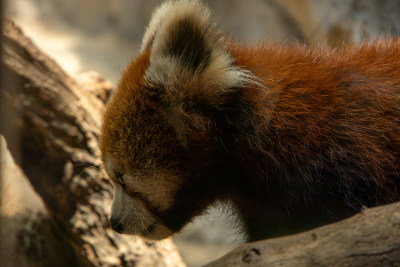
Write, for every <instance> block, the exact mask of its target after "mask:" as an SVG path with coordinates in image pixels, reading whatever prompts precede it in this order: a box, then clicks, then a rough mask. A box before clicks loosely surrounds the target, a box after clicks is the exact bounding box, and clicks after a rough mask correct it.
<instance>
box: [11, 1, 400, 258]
mask: <svg viewBox="0 0 400 267" xmlns="http://www.w3.org/2000/svg"><path fill="white" fill-rule="evenodd" d="M161 2H162V1H160V0H112V1H111V0H68V1H65V0H8V1H5V15H6V16H8V17H10V18H12V19H13V20H14V21H15V22H16V23H17V24H18V25H19V26H20V27H21V28H22V29H23V31H24V32H25V34H26V35H28V36H29V37H30V38H32V40H33V41H34V42H35V43H36V44H37V45H38V46H39V48H41V49H42V50H43V51H44V52H45V53H47V54H48V55H50V56H51V57H52V58H53V59H55V60H56V61H57V62H58V63H59V64H60V65H61V66H62V68H64V69H65V70H66V72H67V73H68V74H70V75H71V76H72V77H79V75H81V74H82V73H84V72H87V71H96V72H98V73H100V74H101V75H102V76H104V77H105V78H106V79H108V80H110V81H111V84H112V85H113V86H114V87H115V85H116V84H117V82H118V79H119V75H120V73H121V71H122V70H123V69H124V67H125V66H126V65H127V63H128V62H129V61H130V60H131V59H133V58H134V57H135V55H137V54H138V52H139V46H140V43H141V38H142V36H143V33H144V31H145V28H146V25H147V23H148V22H149V20H150V17H151V14H152V12H153V10H154V8H155V7H156V6H158V5H159V4H160V3H161ZM204 2H206V3H207V4H208V5H209V7H210V8H211V10H212V14H213V17H214V18H215V19H216V21H217V22H218V24H219V25H220V26H221V27H222V28H223V29H224V31H225V32H226V33H228V34H229V35H232V36H233V37H234V38H236V39H237V40H238V41H240V42H243V43H246V44H249V45H251V44H255V43H257V42H259V41H261V40H266V41H271V42H283V43H291V42H294V41H296V42H300V43H303V44H305V45H316V44H320V43H326V44H327V45H328V46H331V47H333V48H338V47H341V46H343V45H347V44H350V43H359V42H361V41H365V40H372V39H375V38H379V37H389V36H393V35H399V33H400V19H399V17H400V16H399V14H400V1H397V0H330V1H326V0H247V1H245V0H214V1H212V0H208V1H204ZM226 210H227V209H226V207H223V206H221V205H217V206H216V207H214V208H212V209H210V210H209V211H208V213H207V214H206V215H205V216H203V217H201V218H199V219H198V220H197V221H196V222H195V223H194V224H192V225H190V226H189V227H187V229H185V230H184V231H183V233H182V234H180V235H177V236H176V237H174V241H175V242H176V244H177V245H178V247H179V249H180V252H181V255H182V257H183V258H184V260H185V261H186V263H187V264H188V266H198V265H200V264H204V263H206V262H209V261H211V260H213V259H216V258H218V257H220V256H221V255H223V254H224V253H226V252H227V251H229V250H231V249H232V248H233V247H235V246H237V245H238V244H240V243H242V242H243V237H242V235H241V234H240V233H239V232H238V230H237V229H236V228H235V224H236V222H235V218H234V217H233V216H230V215H229V212H227V211H226Z"/></svg>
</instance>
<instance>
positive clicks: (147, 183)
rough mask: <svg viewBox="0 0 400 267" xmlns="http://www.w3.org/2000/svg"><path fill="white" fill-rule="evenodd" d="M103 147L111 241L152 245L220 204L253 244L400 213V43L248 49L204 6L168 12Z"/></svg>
mask: <svg viewBox="0 0 400 267" xmlns="http://www.w3.org/2000/svg"><path fill="white" fill-rule="evenodd" d="M160 21H161V22H162V23H161V22H160ZM100 144H101V149H102V154H103V160H104V162H105V165H106V169H107V172H108V173H109V175H110V178H111V180H112V181H113V182H114V184H115V190H116V197H115V201H114V204H113V212H112V218H111V224H112V226H113V228H114V229H115V230H116V231H118V232H122V233H128V234H132V233H133V234H139V235H143V236H147V237H148V238H151V239H162V238H165V237H167V236H170V235H171V234H173V233H175V232H178V231H180V230H181V229H182V227H183V226H184V225H186V224H187V223H188V222H190V221H191V220H192V219H193V218H194V217H195V216H197V215H199V214H201V213H202V212H203V211H204V210H205V209H206V208H207V207H208V206H209V205H211V204H212V203H214V202H216V201H223V202H228V203H230V204H232V206H233V207H234V208H235V210H236V212H237V214H238V215H239V217H240V218H241V219H242V221H243V227H244V229H245V231H246V233H247V235H248V239H249V240H258V239H262V238H266V237H271V236H277V235H281V234H287V233H293V232H298V231H300V230H304V229H307V228H310V227H313V226H317V225H321V224H324V223H328V222H333V221H337V220H339V219H342V218H345V217H347V216H350V215H351V214H354V213H356V212H358V211H360V209H361V208H362V207H363V206H368V207H370V206H376V205H381V204H385V203H390V202H394V201H398V200H400V40H399V39H393V40H380V41H376V42H373V43H368V44H361V45H360V46H352V47H348V48H344V49H340V50H331V49H329V48H327V47H314V48H307V47H304V46H301V45H292V46H284V45H282V44H268V43H266V44H259V45H257V46H255V47H243V46H241V45H239V44H236V43H235V42H233V41H231V40H227V39H226V38H224V37H223V35H221V34H220V33H219V31H218V30H216V28H215V25H214V24H213V23H211V22H210V21H209V14H208V10H207V9H206V8H205V7H204V6H202V5H201V4H200V3H199V2H198V1H186V0H182V1H177V2H167V3H166V4H164V5H163V6H162V7H161V8H160V9H159V11H157V12H156V13H155V15H154V17H153V20H152V22H151V23H150V26H149V28H148V30H147V33H146V35H145V38H144V41H143V49H142V53H141V55H140V56H139V57H138V58H137V59H136V60H134V61H133V62H132V63H131V64H130V66H129V67H128V68H127V70H126V71H125V72H124V74H123V76H122V78H121V81H120V84H119V86H118V89H117V91H116V92H115V94H114V96H113V97H112V99H111V101H110V103H109V104H108V107H107V111H106V113H105V116H104V121H103V128H102V135H101V138H100ZM127 214H129V215H128V216H127Z"/></svg>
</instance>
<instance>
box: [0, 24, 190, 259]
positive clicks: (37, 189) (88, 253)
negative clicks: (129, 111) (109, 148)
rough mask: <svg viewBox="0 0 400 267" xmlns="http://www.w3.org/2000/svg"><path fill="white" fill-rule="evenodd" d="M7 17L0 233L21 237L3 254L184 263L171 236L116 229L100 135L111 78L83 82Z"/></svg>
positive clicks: (90, 78)
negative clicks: (152, 237) (150, 237)
mask: <svg viewBox="0 0 400 267" xmlns="http://www.w3.org/2000/svg"><path fill="white" fill-rule="evenodd" d="M3 25H4V29H3V34H4V36H3V39H2V42H3V44H2V45H3V50H2V66H1V71H2V77H3V78H2V80H1V91H0V94H1V100H2V101H1V110H2V114H1V115H2V117H1V123H0V127H1V128H0V130H1V133H2V134H3V135H4V137H5V140H6V141H7V143H8V147H9V150H10V152H11V154H12V157H14V159H15V163H16V165H15V164H14V163H13V161H14V160H10V158H12V157H11V155H9V156H5V155H8V154H7V152H6V151H7V149H5V142H4V141H2V144H3V145H2V151H5V152H4V153H2V155H3V156H2V169H3V170H4V171H3V172H2V180H1V210H0V211H1V231H2V234H3V233H6V232H8V235H9V236H11V237H13V238H14V241H12V240H11V241H10V242H9V243H7V242H2V245H1V247H0V249H1V252H0V253H1V258H2V262H3V263H4V262H7V263H8V264H6V265H7V266H183V265H184V264H183V263H182V261H181V259H180V256H179V254H178V252H177V250H176V248H175V246H174V244H173V243H172V241H171V240H166V241H164V242H160V243H149V242H146V241H144V240H142V239H138V238H133V239H132V240H127V239H126V238H124V237H122V236H120V235H118V234H116V233H114V232H113V231H112V230H111V228H110V227H109V222H108V214H109V211H110V207H111V199H112V190H113V188H112V185H111V184H110V182H109V181H108V179H107V178H106V174H105V172H104V170H103V169H102V167H101V162H100V160H99V158H100V152H99V148H98V145H97V137H98V127H99V125H100V119H101V114H102V111H103V109H104V103H105V101H106V100H107V97H108V95H109V94H110V91H111V86H110V85H109V84H108V83H107V82H105V81H104V80H101V79H100V78H98V77H97V78H96V77H95V76H93V75H89V76H87V77H86V78H85V79H83V78H81V83H80V84H79V83H78V82H76V81H75V80H73V79H72V78H70V77H69V76H68V75H66V74H65V73H64V71H63V70H62V69H61V68H60V67H59V66H58V65H57V64H56V63H55V62H54V61H53V60H51V59H50V58H48V57H47V56H46V55H45V54H43V53H42V52H41V51H40V50H39V49H38V48H37V47H36V46H35V45H34V44H33V43H32V42H31V41H30V40H29V39H28V38H26V37H25V36H24V35H23V33H22V32H21V30H20V29H19V28H18V27H16V25H15V24H14V23H13V22H12V21H10V20H7V19H6V20H5V21H4V22H3ZM7 159H8V160H7ZM13 164H14V165H15V166H14V165H13ZM7 170H18V171H7ZM14 176H15V177H14ZM6 248H7V249H6ZM18 257H19V258H20V259H21V260H18ZM6 260H8V261H6Z"/></svg>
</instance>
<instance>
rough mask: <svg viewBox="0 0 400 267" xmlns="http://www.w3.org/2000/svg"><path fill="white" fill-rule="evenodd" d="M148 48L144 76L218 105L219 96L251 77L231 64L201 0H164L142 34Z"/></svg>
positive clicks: (148, 80) (223, 44) (193, 97)
mask: <svg viewBox="0 0 400 267" xmlns="http://www.w3.org/2000/svg"><path fill="white" fill-rule="evenodd" d="M142 50H150V63H149V66H148V68H147V70H146V73H145V80H146V81H147V82H148V83H149V85H151V86H153V87H158V88H163V89H164V90H170V91H171V92H167V94H168V93H182V91H185V92H184V94H187V95H192V99H201V100H202V101H207V102H209V103H210V104H211V103H214V104H217V103H218V102H219V96H220V95H222V94H223V93H224V92H227V91H229V90H231V89H233V88H237V87H241V86H243V85H244V84H245V83H247V82H248V81H249V80H250V77H251V75H249V72H248V71H245V70H243V69H241V68H240V67H238V66H235V65H234V59H233V58H232V56H231V55H230V53H229V52H228V49H227V45H226V43H224V40H223V37H222V35H221V34H220V33H219V31H218V29H217V28H216V26H215V24H214V23H213V22H212V21H211V20H210V12H209V10H208V8H207V7H205V6H204V5H203V4H202V3H201V2H200V1H197V0H191V1H190V0H180V1H168V2H166V3H164V4H163V5H161V6H160V8H159V9H157V10H156V11H155V13H154V14H153V17H152V20H151V22H150V24H149V26H148V28H147V31H146V34H145V36H144V38H143V43H142Z"/></svg>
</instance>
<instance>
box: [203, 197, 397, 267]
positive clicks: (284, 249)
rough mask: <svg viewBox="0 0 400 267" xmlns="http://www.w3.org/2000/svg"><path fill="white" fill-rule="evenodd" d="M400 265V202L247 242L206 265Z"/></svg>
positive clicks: (218, 266) (213, 266)
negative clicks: (320, 224) (278, 235)
mask: <svg viewBox="0 0 400 267" xmlns="http://www.w3.org/2000/svg"><path fill="white" fill-rule="evenodd" d="M206 266H207V267H223V266H252V267H256V266H271V267H275V266H285V267H291V266H293V267H300V266H363V267H364V266H371V267H372V266H400V203H395V204H390V205H386V206H381V207H376V208H371V209H364V210H363V211H362V212H361V213H359V214H357V215H355V216H353V217H351V218H349V219H346V220H343V221H340V222H337V223H334V224H330V225H326V226H323V227H320V228H316V229H314V230H311V231H307V232H304V233H300V234H296V235H292V236H286V237H281V238H274V239H269V240H263V241H258V242H254V243H248V244H243V245H241V246H239V247H238V248H236V249H235V250H233V251H231V252H229V253H228V254H227V255H225V256H223V257H222V258H220V259H218V260H216V261H214V262H211V263H209V264H207V265H206Z"/></svg>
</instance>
